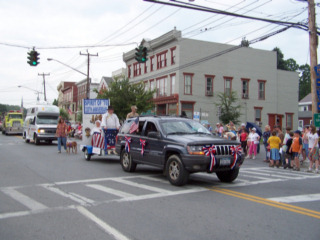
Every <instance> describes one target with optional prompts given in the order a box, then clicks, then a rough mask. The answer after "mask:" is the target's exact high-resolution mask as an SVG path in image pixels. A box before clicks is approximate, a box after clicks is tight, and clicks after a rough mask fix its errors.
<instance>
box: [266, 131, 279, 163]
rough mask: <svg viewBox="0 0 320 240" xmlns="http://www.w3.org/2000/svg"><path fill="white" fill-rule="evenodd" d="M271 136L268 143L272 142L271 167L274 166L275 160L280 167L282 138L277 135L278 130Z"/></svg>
mask: <svg viewBox="0 0 320 240" xmlns="http://www.w3.org/2000/svg"><path fill="white" fill-rule="evenodd" d="M271 135H272V136H271V137H269V139H268V143H269V144H270V155H271V156H270V165H269V167H274V161H276V166H277V168H279V160H280V155H279V149H280V143H281V139H280V138H279V137H277V132H276V131H273V132H272V133H271Z"/></svg>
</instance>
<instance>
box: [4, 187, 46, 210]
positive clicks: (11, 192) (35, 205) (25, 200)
mask: <svg viewBox="0 0 320 240" xmlns="http://www.w3.org/2000/svg"><path fill="white" fill-rule="evenodd" d="M2 192H3V193H5V194H7V195H8V196H10V197H11V198H13V199H14V200H16V201H17V202H19V203H21V204H22V205H24V206H26V207H27V208H29V209H30V210H42V209H46V208H47V206H45V205H43V204H42V203H39V202H37V201H36V200H34V199H32V198H30V197H28V196H26V195H24V194H22V193H20V192H18V191H17V190H15V189H13V188H7V189H2Z"/></svg>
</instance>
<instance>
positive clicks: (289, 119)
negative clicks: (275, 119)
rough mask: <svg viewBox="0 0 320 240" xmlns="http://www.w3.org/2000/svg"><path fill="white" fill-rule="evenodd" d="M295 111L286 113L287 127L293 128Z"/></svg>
mask: <svg viewBox="0 0 320 240" xmlns="http://www.w3.org/2000/svg"><path fill="white" fill-rule="evenodd" d="M292 122H293V113H286V127H289V128H291V129H292V128H293V124H292Z"/></svg>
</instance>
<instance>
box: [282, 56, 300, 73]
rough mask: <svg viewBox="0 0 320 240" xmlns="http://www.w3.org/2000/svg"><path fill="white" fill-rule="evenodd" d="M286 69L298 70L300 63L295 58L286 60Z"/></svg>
mask: <svg viewBox="0 0 320 240" xmlns="http://www.w3.org/2000/svg"><path fill="white" fill-rule="evenodd" d="M284 65H285V68H286V69H285V70H288V71H293V72H296V71H298V70H299V64H297V62H296V60H294V59H293V58H289V59H287V60H285V61H284Z"/></svg>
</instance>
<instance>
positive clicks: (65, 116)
mask: <svg viewBox="0 0 320 240" xmlns="http://www.w3.org/2000/svg"><path fill="white" fill-rule="evenodd" d="M60 117H62V118H63V119H65V120H70V116H69V113H68V111H67V110H65V109H63V108H60Z"/></svg>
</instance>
